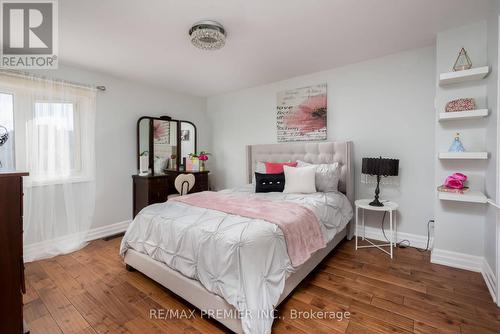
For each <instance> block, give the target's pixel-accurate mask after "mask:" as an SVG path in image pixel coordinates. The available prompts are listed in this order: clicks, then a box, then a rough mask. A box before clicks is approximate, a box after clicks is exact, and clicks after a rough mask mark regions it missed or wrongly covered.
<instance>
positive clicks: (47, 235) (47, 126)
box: [0, 74, 96, 261]
mask: <svg viewBox="0 0 500 334" xmlns="http://www.w3.org/2000/svg"><path fill="white" fill-rule="evenodd" d="M0 79H1V80H0V91H1V90H2V89H3V90H8V91H10V92H12V93H13V95H14V111H15V132H16V136H15V137H16V140H15V143H16V147H15V152H16V167H17V169H18V170H27V171H28V172H29V173H30V175H29V177H27V178H25V182H24V187H25V188H24V195H25V197H24V244H25V248H28V249H29V251H28V252H25V256H26V258H25V260H26V261H31V260H35V259H40V258H45V257H51V256H54V255H58V254H63V253H68V252H72V251H74V250H77V249H79V248H81V247H82V246H84V245H85V240H86V235H87V233H88V231H89V229H90V226H91V223H92V220H93V215H94V207H95V142H94V138H95V135H94V129H95V112H96V111H95V109H96V108H95V98H96V91H95V89H92V88H87V87H79V86H76V85H74V84H70V83H65V82H60V81H51V80H46V79H42V78H37V77H31V76H30V77H27V76H13V75H7V74H0Z"/></svg>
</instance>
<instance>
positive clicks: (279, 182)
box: [255, 172, 285, 193]
mask: <svg viewBox="0 0 500 334" xmlns="http://www.w3.org/2000/svg"><path fill="white" fill-rule="evenodd" d="M284 189H285V173H280V174H262V173H257V172H255V192H256V193H270V192H280V193H282V192H283V190H284Z"/></svg>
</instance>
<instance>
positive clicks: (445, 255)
mask: <svg viewBox="0 0 500 334" xmlns="http://www.w3.org/2000/svg"><path fill="white" fill-rule="evenodd" d="M431 262H432V263H436V264H442V265H445V266H448V267H454V268H459V269H465V270H470V271H475V272H478V273H481V274H482V275H483V279H484V282H485V283H486V286H487V287H488V290H489V292H490V294H491V298H492V299H493V301H494V302H495V303H496V289H497V286H496V278H495V274H494V273H493V270H491V267H490V265H489V264H488V262H487V261H486V259H485V258H484V257H482V256H474V255H468V254H464V253H458V252H452V251H447V250H444V249H436V248H434V249H433V250H432V255H431Z"/></svg>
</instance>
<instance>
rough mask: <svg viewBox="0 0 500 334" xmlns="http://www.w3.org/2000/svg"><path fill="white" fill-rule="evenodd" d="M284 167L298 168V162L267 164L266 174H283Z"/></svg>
mask: <svg viewBox="0 0 500 334" xmlns="http://www.w3.org/2000/svg"><path fill="white" fill-rule="evenodd" d="M283 166H290V167H297V162H266V174H281V173H283Z"/></svg>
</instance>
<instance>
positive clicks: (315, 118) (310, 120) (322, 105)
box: [284, 95, 327, 134]
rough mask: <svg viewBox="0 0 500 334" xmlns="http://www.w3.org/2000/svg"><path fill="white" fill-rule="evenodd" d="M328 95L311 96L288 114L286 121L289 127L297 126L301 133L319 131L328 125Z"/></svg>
mask: <svg viewBox="0 0 500 334" xmlns="http://www.w3.org/2000/svg"><path fill="white" fill-rule="evenodd" d="M326 108H327V104H326V95H316V96H311V97H309V98H308V99H307V100H305V101H304V102H302V103H301V104H300V105H298V106H297V107H296V108H294V109H293V112H291V113H290V114H288V115H287V116H286V117H285V119H284V123H285V125H286V126H287V127H288V128H297V129H298V131H299V132H300V133H301V134H304V133H307V132H313V131H318V130H320V129H323V128H325V127H326V110H327V109H326Z"/></svg>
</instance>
